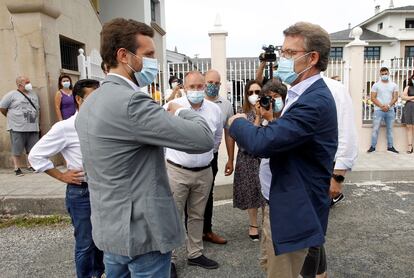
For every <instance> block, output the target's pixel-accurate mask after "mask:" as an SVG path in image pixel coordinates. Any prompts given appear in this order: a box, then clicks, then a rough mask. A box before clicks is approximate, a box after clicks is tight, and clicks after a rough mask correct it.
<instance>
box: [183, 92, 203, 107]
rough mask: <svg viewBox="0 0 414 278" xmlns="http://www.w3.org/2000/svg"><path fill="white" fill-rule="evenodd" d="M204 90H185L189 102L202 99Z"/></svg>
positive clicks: (195, 102) (197, 101)
mask: <svg viewBox="0 0 414 278" xmlns="http://www.w3.org/2000/svg"><path fill="white" fill-rule="evenodd" d="M204 96H205V94H204V91H187V99H188V101H189V102H191V103H194V104H198V103H201V102H202V101H203V99H204Z"/></svg>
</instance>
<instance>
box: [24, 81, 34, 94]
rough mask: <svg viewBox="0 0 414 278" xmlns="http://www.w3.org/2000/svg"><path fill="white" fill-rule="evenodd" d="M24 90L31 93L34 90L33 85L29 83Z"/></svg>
mask: <svg viewBox="0 0 414 278" xmlns="http://www.w3.org/2000/svg"><path fill="white" fill-rule="evenodd" d="M24 89H25V90H26V91H28V92H29V91H31V90H32V89H33V87H32V83H27V84H26V85H24Z"/></svg>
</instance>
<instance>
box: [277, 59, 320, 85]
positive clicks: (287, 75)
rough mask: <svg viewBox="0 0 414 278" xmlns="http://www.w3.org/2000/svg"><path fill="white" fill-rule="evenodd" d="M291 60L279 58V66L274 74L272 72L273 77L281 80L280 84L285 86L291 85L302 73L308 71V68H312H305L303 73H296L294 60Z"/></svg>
mask: <svg viewBox="0 0 414 278" xmlns="http://www.w3.org/2000/svg"><path fill="white" fill-rule="evenodd" d="M309 53H310V52H308V53H306V54H304V55H302V56H300V57H298V58H296V59H299V58H302V57H304V56H306V55H308V54H309ZM296 59H293V58H290V59H288V58H285V57H280V60H279V64H278V67H277V70H276V71H275V72H273V77H277V78H280V79H281V80H282V82H284V83H286V84H289V85H290V84H292V83H293V82H294V81H295V80H296V79H297V78H298V76H299V75H301V74H302V73H304V72H305V71H307V70H309V69H310V68H312V66H309V67H307V68H306V69H304V70H303V71H301V72H300V73H296V72H295V60H296Z"/></svg>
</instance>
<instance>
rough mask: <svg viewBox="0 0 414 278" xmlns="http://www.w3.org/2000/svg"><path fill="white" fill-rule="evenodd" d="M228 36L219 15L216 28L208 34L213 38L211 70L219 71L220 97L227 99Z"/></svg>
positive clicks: (215, 24)
mask: <svg viewBox="0 0 414 278" xmlns="http://www.w3.org/2000/svg"><path fill="white" fill-rule="evenodd" d="M227 34H228V33H227V31H225V30H224V29H222V25H221V20H220V16H219V15H217V16H216V21H215V23H214V27H213V29H212V30H210V31H209V32H208V35H209V36H210V38H211V68H212V69H215V70H217V71H218V72H219V73H220V76H221V87H220V95H221V96H222V97H224V98H227V57H226V37H227Z"/></svg>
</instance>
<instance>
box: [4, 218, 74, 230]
mask: <svg viewBox="0 0 414 278" xmlns="http://www.w3.org/2000/svg"><path fill="white" fill-rule="evenodd" d="M70 223H71V222H70V217H69V216H64V215H48V216H33V215H23V216H21V215H20V216H1V217H0V229H2V228H7V227H11V226H16V227H19V228H32V227H39V226H59V225H67V224H70Z"/></svg>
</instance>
